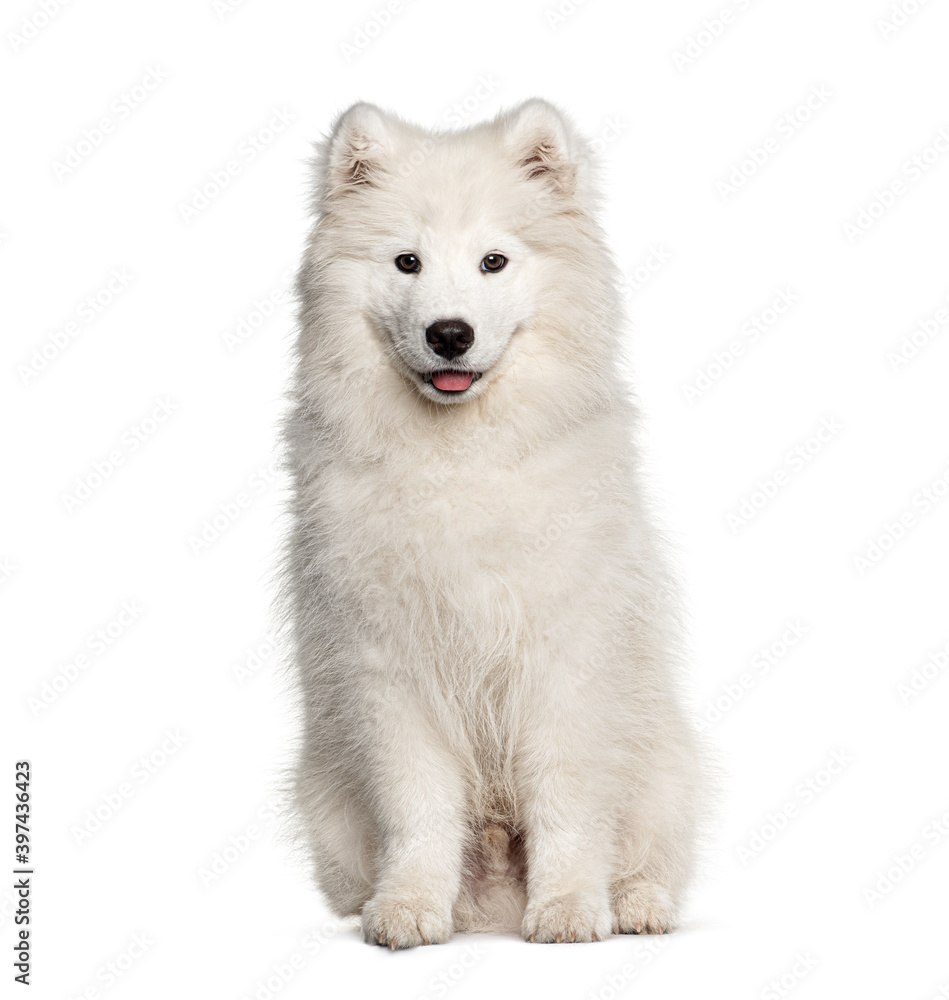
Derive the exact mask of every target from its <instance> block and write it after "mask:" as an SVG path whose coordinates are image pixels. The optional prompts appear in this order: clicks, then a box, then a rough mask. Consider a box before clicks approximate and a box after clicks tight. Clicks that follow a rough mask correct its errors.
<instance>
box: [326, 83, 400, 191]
mask: <svg viewBox="0 0 949 1000" xmlns="http://www.w3.org/2000/svg"><path fill="white" fill-rule="evenodd" d="M392 124H393V122H392V119H391V118H390V116H389V115H387V114H386V113H385V112H384V111H382V110H381V109H380V108H377V107H376V106H375V105H374V104H367V103H365V102H360V103H359V104H354V105H353V106H352V107H351V108H349V110H348V111H344V112H343V113H342V114H341V115H340V116H339V118H337V119H336V124H335V125H334V127H333V130H332V132H331V134H330V137H329V139H328V140H327V143H326V146H325V152H324V171H325V173H324V183H325V190H326V193H327V194H328V195H330V196H331V197H332V196H334V195H340V194H346V193H350V192H352V191H356V190H359V189H360V188H363V187H373V186H375V185H377V184H378V183H379V181H380V179H381V177H382V175H383V174H384V173H385V172H386V164H387V162H388V159H389V153H390V152H391V147H392V133H393V129H392Z"/></svg>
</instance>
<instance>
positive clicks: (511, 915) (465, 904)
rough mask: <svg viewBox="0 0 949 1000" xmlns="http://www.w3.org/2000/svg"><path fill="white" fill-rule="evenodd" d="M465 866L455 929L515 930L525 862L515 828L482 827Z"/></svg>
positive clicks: (521, 901)
mask: <svg viewBox="0 0 949 1000" xmlns="http://www.w3.org/2000/svg"><path fill="white" fill-rule="evenodd" d="M467 869H468V870H467V872H466V876H465V878H464V880H463V883H462V887H461V892H460V894H459V896H458V901H457V902H456V903H455V909H454V923H455V929H456V930H459V931H481V932H493V933H495V934H509V933H516V932H518V931H519V930H520V928H521V920H522V918H523V916H524V907H525V906H526V904H527V885H526V874H527V866H526V862H525V857H524V843H523V841H522V840H521V838H520V836H518V834H517V832H516V831H514V830H509V829H507V828H506V827H504V826H501V825H500V824H497V823H492V824H490V825H488V826H486V827H484V829H483V830H482V831H481V835H480V837H479V838H478V840H477V841H476V843H475V845H474V850H473V851H472V854H471V858H470V862H469V864H468V866H467Z"/></svg>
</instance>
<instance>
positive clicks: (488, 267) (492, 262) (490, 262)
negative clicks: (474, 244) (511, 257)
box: [481, 253, 507, 274]
mask: <svg viewBox="0 0 949 1000" xmlns="http://www.w3.org/2000/svg"><path fill="white" fill-rule="evenodd" d="M506 263H507V257H503V256H502V255H501V254H499V253H489V254H488V256H487V257H485V258H484V260H483V261H481V270H482V271H487V272H488V273H489V274H490V273H491V272H493V271H500V270H501V268H502V267H504V265H505V264H506Z"/></svg>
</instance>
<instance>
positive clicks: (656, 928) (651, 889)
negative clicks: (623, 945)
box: [613, 882, 675, 934]
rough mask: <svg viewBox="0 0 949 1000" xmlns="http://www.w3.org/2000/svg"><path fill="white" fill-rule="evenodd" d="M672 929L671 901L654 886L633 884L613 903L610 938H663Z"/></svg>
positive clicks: (657, 886)
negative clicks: (614, 935) (641, 935)
mask: <svg viewBox="0 0 949 1000" xmlns="http://www.w3.org/2000/svg"><path fill="white" fill-rule="evenodd" d="M674 929H675V906H674V905H673V903H672V897H671V896H670V895H669V893H668V892H667V891H666V890H665V889H663V888H662V886H660V885H656V883H655V882H635V883H633V884H632V885H628V886H626V887H625V888H624V889H623V890H622V891H621V892H618V893H617V894H616V897H615V898H614V900H613V933H614V934H666V933H668V932H669V931H671V930H674Z"/></svg>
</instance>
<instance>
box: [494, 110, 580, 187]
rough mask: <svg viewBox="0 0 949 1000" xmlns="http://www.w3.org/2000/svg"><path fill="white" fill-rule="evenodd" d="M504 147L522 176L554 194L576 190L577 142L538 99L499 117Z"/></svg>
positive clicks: (559, 116) (565, 124)
mask: <svg viewBox="0 0 949 1000" xmlns="http://www.w3.org/2000/svg"><path fill="white" fill-rule="evenodd" d="M502 130H503V135H504V142H505V146H506V148H507V149H508V151H509V152H510V154H511V156H513V158H514V160H515V162H516V163H517V165H518V167H520V168H521V170H523V171H524V174H525V176H527V177H528V178H531V179H537V180H538V181H539V182H541V183H543V184H546V185H547V186H548V187H549V188H551V189H553V190H554V191H556V192H558V193H560V194H564V195H572V194H574V193H575V191H576V188H577V170H578V168H579V156H578V151H577V147H578V141H577V139H576V138H575V136H574V134H573V129H572V128H571V126H570V125H569V123H568V122H567V121H566V119H565V118H564V116H563V115H562V114H561V113H560V111H559V110H558V109H557V108H555V107H554V105H552V104H550V103H549V102H547V101H544V100H541V99H540V98H538V97H535V98H532V99H531V100H529V101H525V102H524V103H523V104H520V105H518V107H516V108H514V109H513V110H512V111H509V112H508V113H507V114H506V115H504V116H503V118H502Z"/></svg>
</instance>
